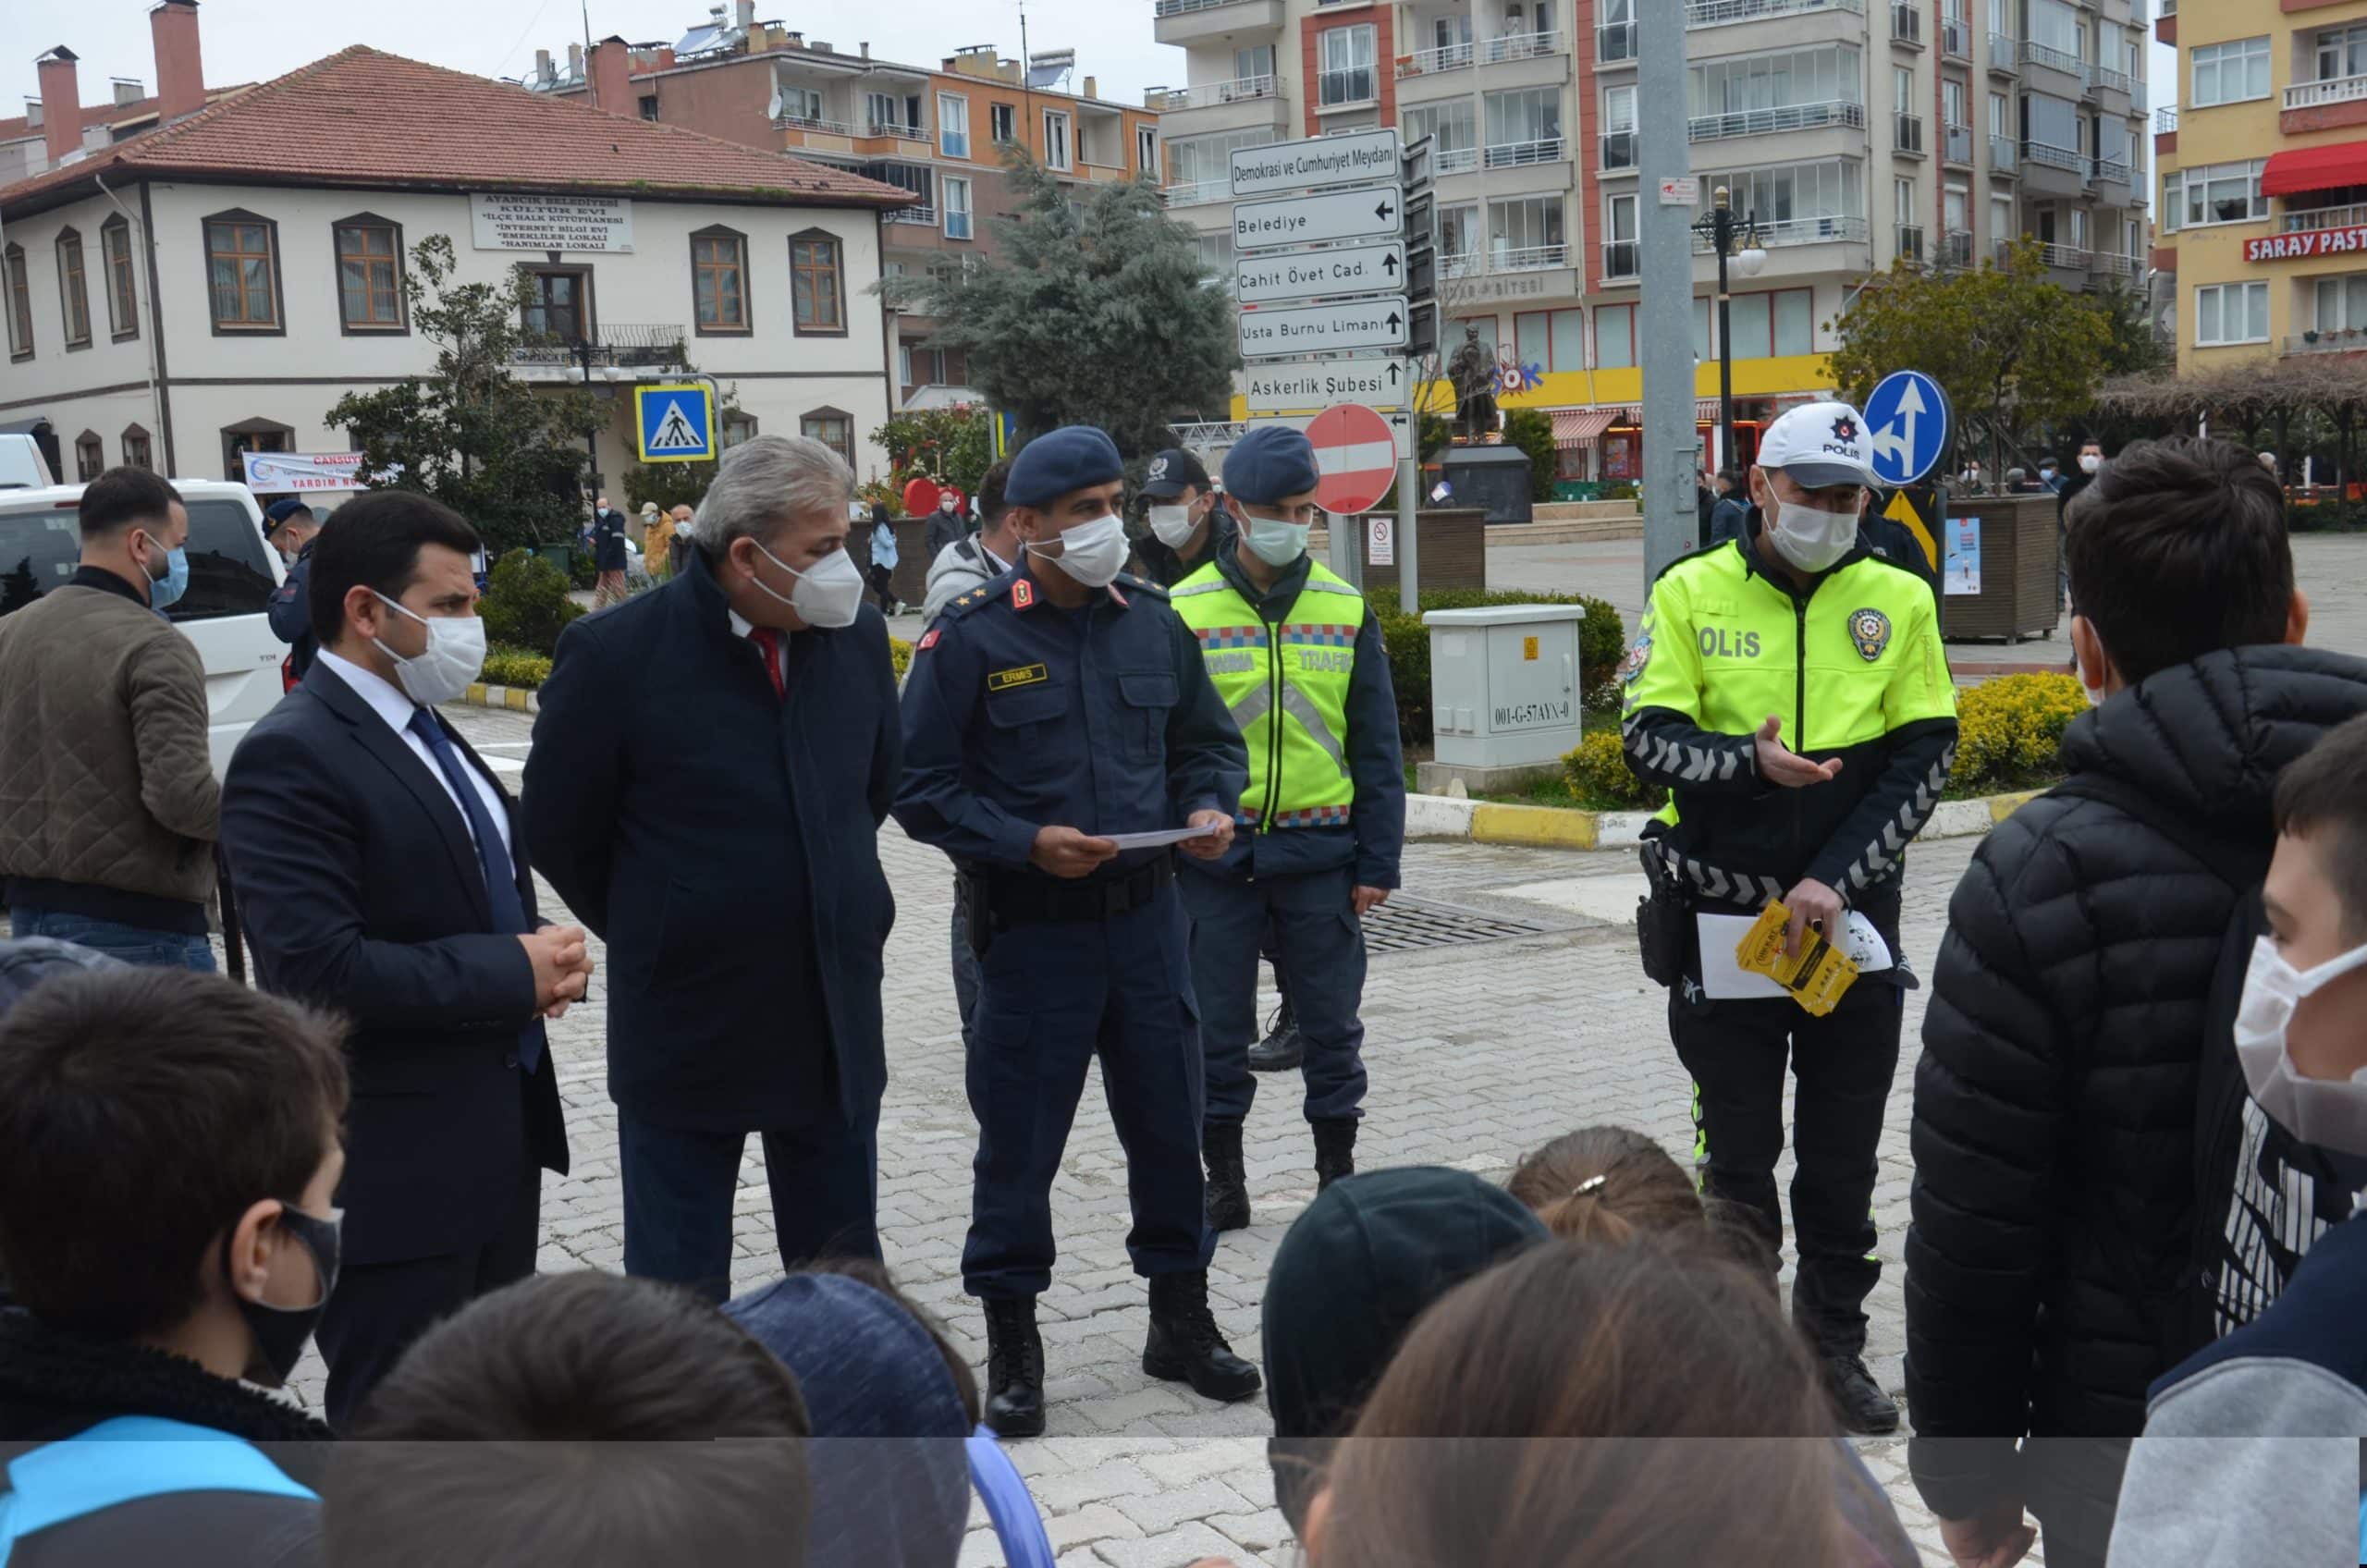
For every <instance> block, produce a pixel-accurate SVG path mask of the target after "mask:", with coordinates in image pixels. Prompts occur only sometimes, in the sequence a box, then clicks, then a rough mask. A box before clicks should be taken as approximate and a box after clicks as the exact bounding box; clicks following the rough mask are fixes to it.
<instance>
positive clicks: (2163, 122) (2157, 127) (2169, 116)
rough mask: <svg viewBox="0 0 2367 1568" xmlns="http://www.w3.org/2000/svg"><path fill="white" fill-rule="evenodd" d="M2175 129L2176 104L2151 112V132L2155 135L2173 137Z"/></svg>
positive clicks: (2176, 118) (2176, 121)
mask: <svg viewBox="0 0 2367 1568" xmlns="http://www.w3.org/2000/svg"><path fill="white" fill-rule="evenodd" d="M2177 129H2178V106H2177V104H2168V105H2166V106H2165V107H2163V108H2159V109H2156V110H2154V111H2153V130H2154V133H2155V134H2156V135H2164V136H2166V135H2174V134H2176V133H2177Z"/></svg>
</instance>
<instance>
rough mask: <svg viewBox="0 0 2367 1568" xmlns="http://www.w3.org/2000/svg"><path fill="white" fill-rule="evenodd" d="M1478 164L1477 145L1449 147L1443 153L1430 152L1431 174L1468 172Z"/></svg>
mask: <svg viewBox="0 0 2367 1568" xmlns="http://www.w3.org/2000/svg"><path fill="white" fill-rule="evenodd" d="M1478 166H1479V149H1478V148H1477V147H1450V148H1448V149H1447V150H1446V151H1445V152H1443V153H1431V154H1430V172H1431V173H1432V174H1468V173H1469V172H1470V171H1471V170H1473V169H1476V168H1478Z"/></svg>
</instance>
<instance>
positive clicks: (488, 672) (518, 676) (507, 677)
mask: <svg viewBox="0 0 2367 1568" xmlns="http://www.w3.org/2000/svg"><path fill="white" fill-rule="evenodd" d="M550 678H551V661H550V660H549V659H547V658H546V657H544V656H543V655H541V654H537V653H533V652H531V651H530V650H528V649H525V648H488V649H486V650H485V655H484V674H483V675H481V676H479V677H478V678H477V679H478V680H482V681H484V683H485V684H486V685H488V686H515V687H518V688H520V689H521V690H522V691H532V690H533V689H534V688H535V687H538V686H540V685H542V684H543V683H544V682H545V681H546V680H549V679H550Z"/></svg>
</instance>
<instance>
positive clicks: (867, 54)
mask: <svg viewBox="0 0 2367 1568" xmlns="http://www.w3.org/2000/svg"><path fill="white" fill-rule="evenodd" d="M856 47H857V48H859V49H861V50H862V51H863V57H864V58H865V59H866V60H868V59H869V58H871V41H870V40H869V39H867V38H866V39H865V40H864V41H863V42H862V43H859V44H857V45H856Z"/></svg>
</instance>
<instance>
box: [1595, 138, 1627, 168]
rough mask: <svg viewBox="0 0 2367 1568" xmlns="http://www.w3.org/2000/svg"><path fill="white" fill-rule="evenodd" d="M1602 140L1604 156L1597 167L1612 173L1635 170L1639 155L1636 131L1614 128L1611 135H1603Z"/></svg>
mask: <svg viewBox="0 0 2367 1568" xmlns="http://www.w3.org/2000/svg"><path fill="white" fill-rule="evenodd" d="M1601 141H1602V157H1601V160H1600V163H1598V164H1597V165H1596V167H1598V168H1600V169H1601V170H1602V172H1603V173H1605V174H1612V173H1614V172H1617V171H1620V170H1626V171H1629V172H1633V171H1634V169H1635V167H1636V156H1637V142H1636V133H1635V132H1634V131H1632V130H1614V131H1613V132H1612V133H1611V134H1610V135H1608V136H1605V137H1603V138H1602V139H1601Z"/></svg>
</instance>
